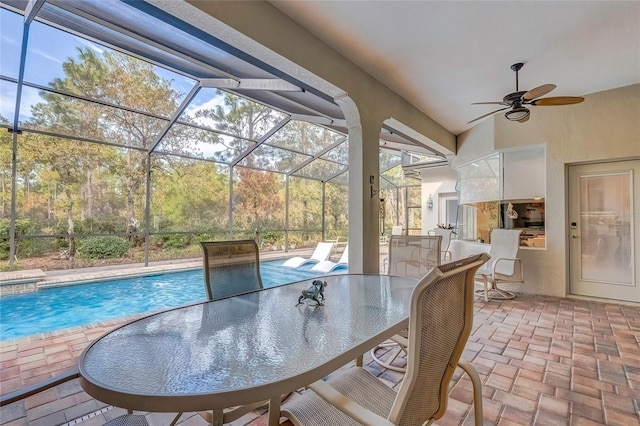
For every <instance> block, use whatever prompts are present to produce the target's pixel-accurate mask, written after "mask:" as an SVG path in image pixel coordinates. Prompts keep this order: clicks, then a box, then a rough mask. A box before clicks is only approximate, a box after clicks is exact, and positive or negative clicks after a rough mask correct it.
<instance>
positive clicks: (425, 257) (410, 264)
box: [385, 235, 442, 279]
mask: <svg viewBox="0 0 640 426" xmlns="http://www.w3.org/2000/svg"><path fill="white" fill-rule="evenodd" d="M441 242H442V237H440V236H432V235H392V236H391V239H390V240H389V256H388V257H387V258H386V259H385V261H386V263H388V274H389V275H399V276H403V277H411V278H416V279H417V278H421V277H422V276H423V275H425V274H426V273H427V272H429V271H430V270H431V268H433V267H434V266H436V265H439V264H440V258H441V254H440V246H441ZM386 269H387V267H386V266H385V270H386Z"/></svg>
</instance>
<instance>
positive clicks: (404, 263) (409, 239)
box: [371, 235, 442, 373]
mask: <svg viewBox="0 0 640 426" xmlns="http://www.w3.org/2000/svg"><path fill="white" fill-rule="evenodd" d="M441 240H442V237H440V236H431V235H392V236H391V240H390V242H389V257H388V258H386V259H385V261H387V262H388V263H389V267H388V268H386V267H385V269H388V274H389V275H397V276H400V277H409V278H415V279H418V278H422V277H423V276H424V275H425V274H426V273H427V272H429V271H430V270H431V269H432V268H433V267H434V266H437V265H439V264H440V258H441V254H440V242H441ZM380 349H385V350H386V352H385V355H386V356H385V358H384V359H383V358H382V357H380V356H379V355H378V351H379V350H380ZM387 352H390V353H387ZM404 354H406V330H403V331H402V333H401V334H400V335H396V336H393V337H391V338H390V339H389V340H387V341H385V342H382V343H380V344H378V345H376V346H375V347H374V348H373V349H371V357H372V358H373V360H374V361H375V362H377V363H378V364H380V365H381V366H383V367H385V368H388V369H389V370H393V371H398V372H400V373H404V372H405V371H406V368H405V367H404V365H398V364H396V363H395V361H396V360H397V359H398V357H399V356H400V355H404Z"/></svg>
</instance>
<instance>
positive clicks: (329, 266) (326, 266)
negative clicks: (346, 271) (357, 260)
mask: <svg viewBox="0 0 640 426" xmlns="http://www.w3.org/2000/svg"><path fill="white" fill-rule="evenodd" d="M348 266H349V246H348V245H347V246H346V247H345V248H344V251H343V252H342V255H341V256H340V259H338V261H337V262H332V261H330V260H324V261H322V262H319V263H317V264H315V265H313V267H312V268H311V270H312V271H319V272H325V273H326V272H333V271H335V270H336V269H338V268H343V267H348Z"/></svg>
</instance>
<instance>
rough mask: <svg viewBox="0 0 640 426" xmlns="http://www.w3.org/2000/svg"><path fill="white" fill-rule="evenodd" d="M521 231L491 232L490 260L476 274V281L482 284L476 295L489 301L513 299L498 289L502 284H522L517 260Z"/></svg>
mask: <svg viewBox="0 0 640 426" xmlns="http://www.w3.org/2000/svg"><path fill="white" fill-rule="evenodd" d="M520 233H522V231H521V230H515V229H494V230H493V231H491V246H490V248H489V255H490V256H491V260H490V261H489V262H487V263H486V264H484V265H483V266H482V267H481V268H480V269H479V270H478V272H477V273H476V278H475V279H476V281H478V282H482V283H483V288H482V289H478V290H476V295H477V296H480V297H484V300H485V301H486V302H488V301H489V299H503V300H504V299H513V298H514V297H515V295H514V294H513V293H512V292H510V291H506V290H503V289H501V288H499V287H498V284H503V283H522V282H524V268H523V267H522V260H521V259H519V258H518V250H519V248H520Z"/></svg>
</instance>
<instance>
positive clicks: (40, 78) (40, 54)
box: [0, 9, 223, 120]
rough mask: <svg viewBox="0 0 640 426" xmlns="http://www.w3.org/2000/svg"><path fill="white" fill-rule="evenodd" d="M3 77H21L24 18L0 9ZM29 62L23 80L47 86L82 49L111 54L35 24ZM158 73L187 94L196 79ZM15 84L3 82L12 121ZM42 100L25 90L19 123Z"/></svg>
mask: <svg viewBox="0 0 640 426" xmlns="http://www.w3.org/2000/svg"><path fill="white" fill-rule="evenodd" d="M0 30H1V33H0V74H2V75H3V76H6V77H10V78H14V79H17V78H18V72H19V67H20V53H21V46H22V33H23V18H22V16H21V15H19V14H17V13H13V12H10V11H8V10H6V9H0ZM27 46H28V47H27V59H26V63H25V74H24V79H25V81H26V82H30V83H35V84H39V85H42V86H48V85H49V83H50V82H51V81H52V80H53V79H54V78H62V77H63V76H64V72H63V69H62V64H63V62H65V61H66V60H68V59H69V58H76V57H77V54H78V49H79V48H89V49H92V50H93V51H95V52H96V53H98V54H103V53H104V52H106V51H109V50H110V48H108V47H105V46H102V45H100V44H98V43H95V42H93V41H90V40H86V39H83V38H81V37H78V36H75V35H73V34H70V33H67V32H64V31H61V30H59V29H56V28H53V27H50V26H48V25H45V24H43V23H40V22H37V21H34V22H33V23H32V24H31V25H30V31H29V40H28V45H27ZM154 68H155V70H156V73H157V74H158V75H159V76H160V77H162V78H164V79H166V80H168V81H170V82H171V85H172V87H173V89H174V90H175V91H176V92H178V93H181V94H182V95H183V96H184V95H186V94H187V93H188V92H189V91H190V90H191V88H192V87H193V85H194V84H195V80H193V79H191V78H188V77H186V76H183V75H181V74H178V73H175V72H172V71H170V70H167V69H164V68H161V67H158V66H155V67H154ZM15 96H16V85H15V84H13V83H10V82H7V81H4V80H3V81H0V114H2V116H4V117H5V118H8V119H9V120H12V119H13V114H14V113H13V111H14V108H15ZM40 101H41V98H40V96H39V95H38V93H37V91H36V90H28V91H23V97H22V101H21V108H20V113H21V114H20V120H26V119H28V118H29V116H30V109H31V106H32V105H34V104H35V103H38V102H40ZM194 101H196V102H194V103H193V104H192V105H190V106H189V108H188V112H189V113H192V112H194V111H197V110H199V109H202V108H210V107H212V106H215V105H223V99H222V97H221V96H220V97H217V98H213V99H203V98H202V97H197V99H196V100H194Z"/></svg>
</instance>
